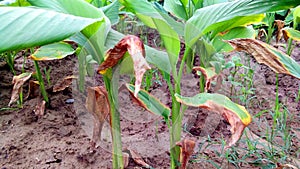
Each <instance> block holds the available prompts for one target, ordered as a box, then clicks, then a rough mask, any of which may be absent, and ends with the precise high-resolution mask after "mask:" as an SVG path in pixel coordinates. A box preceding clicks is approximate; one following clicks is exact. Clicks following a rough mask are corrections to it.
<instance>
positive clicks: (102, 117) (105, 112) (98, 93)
mask: <svg viewBox="0 0 300 169" xmlns="http://www.w3.org/2000/svg"><path fill="white" fill-rule="evenodd" d="M87 93H88V95H87V99H86V108H87V110H88V111H89V112H90V113H92V115H93V116H94V130H93V138H92V144H93V146H95V145H96V143H97V141H98V140H99V139H100V138H101V131H102V127H103V124H104V122H105V121H106V120H108V119H109V115H110V105H109V101H108V95H107V91H106V90H105V88H104V87H103V86H97V87H89V88H88V89H87Z"/></svg>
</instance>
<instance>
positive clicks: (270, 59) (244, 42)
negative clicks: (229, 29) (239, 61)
mask: <svg viewBox="0 0 300 169" xmlns="http://www.w3.org/2000/svg"><path fill="white" fill-rule="evenodd" d="M227 42H228V43H229V44H230V45H231V46H232V47H234V48H235V49H236V50H237V51H245V52H247V53H249V54H252V55H253V56H254V58H255V59H256V60H257V61H258V63H264V64H266V65H267V66H269V67H270V68H271V69H272V70H273V71H275V72H277V73H284V74H291V73H290V72H289V71H288V70H287V68H286V67H285V66H284V64H283V63H282V62H281V61H279V58H278V56H277V55H275V54H274V52H273V51H275V50H276V49H275V48H273V47H272V46H269V45H267V44H264V43H262V42H261V41H258V40H255V39H233V40H228V41H227ZM278 53H280V54H281V53H282V52H280V51H278ZM282 55H283V54H282Z"/></svg>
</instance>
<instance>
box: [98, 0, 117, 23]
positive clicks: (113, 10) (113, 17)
mask: <svg viewBox="0 0 300 169" xmlns="http://www.w3.org/2000/svg"><path fill="white" fill-rule="evenodd" d="M119 8H120V3H119V1H117V0H115V1H114V2H112V3H111V4H109V5H107V6H104V7H101V8H100V9H101V10H102V11H103V12H104V14H105V16H107V17H108V19H109V20H110V22H111V24H112V25H114V24H116V23H118V22H119Z"/></svg>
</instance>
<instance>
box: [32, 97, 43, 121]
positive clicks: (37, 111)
mask: <svg viewBox="0 0 300 169" xmlns="http://www.w3.org/2000/svg"><path fill="white" fill-rule="evenodd" d="M45 105H46V101H45V100H42V99H39V101H38V103H37V105H36V106H35V109H34V110H33V111H34V113H35V115H37V116H40V117H41V116H43V115H44V113H45Z"/></svg>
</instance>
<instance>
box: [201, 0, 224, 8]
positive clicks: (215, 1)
mask: <svg viewBox="0 0 300 169" xmlns="http://www.w3.org/2000/svg"><path fill="white" fill-rule="evenodd" d="M223 2H228V1H227V0H204V1H203V7H206V6H210V5H214V4H219V3H223Z"/></svg>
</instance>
